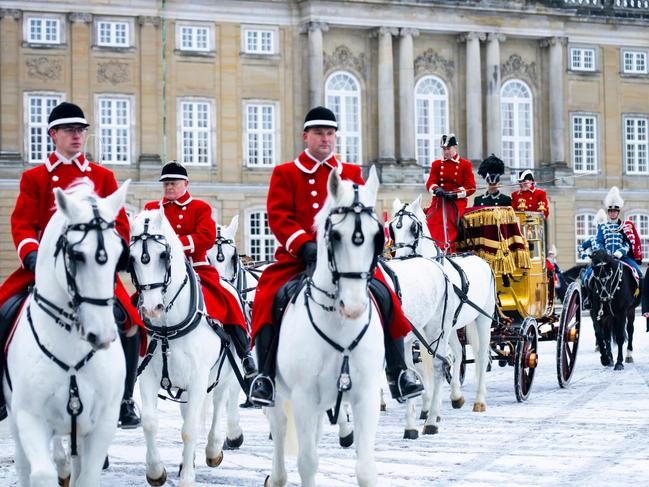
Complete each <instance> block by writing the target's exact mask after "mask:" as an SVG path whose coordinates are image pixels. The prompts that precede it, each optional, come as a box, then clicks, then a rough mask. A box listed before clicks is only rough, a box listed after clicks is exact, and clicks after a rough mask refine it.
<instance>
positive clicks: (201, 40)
mask: <svg viewBox="0 0 649 487" xmlns="http://www.w3.org/2000/svg"><path fill="white" fill-rule="evenodd" d="M176 38H177V40H176V47H177V48H178V49H180V50H181V51H204V52H207V51H210V50H211V49H212V36H211V29H210V27H208V26H199V25H182V24H181V25H178V26H177V28H176Z"/></svg>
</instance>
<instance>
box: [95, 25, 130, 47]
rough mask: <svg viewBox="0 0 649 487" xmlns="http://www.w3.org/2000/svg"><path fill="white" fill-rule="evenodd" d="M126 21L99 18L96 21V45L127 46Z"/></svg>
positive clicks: (128, 34) (128, 40)
mask: <svg viewBox="0 0 649 487" xmlns="http://www.w3.org/2000/svg"><path fill="white" fill-rule="evenodd" d="M129 30H130V29H129V25H128V22H116V21H108V20H101V21H98V22H97V45H98V46H105V47H129V46H130V45H131V42H130V32H129Z"/></svg>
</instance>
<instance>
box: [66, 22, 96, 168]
mask: <svg viewBox="0 0 649 487" xmlns="http://www.w3.org/2000/svg"><path fill="white" fill-rule="evenodd" d="M68 19H69V20H70V54H71V55H70V66H71V73H72V77H71V80H70V81H71V85H72V87H71V90H70V95H71V96H70V101H71V102H72V103H76V104H77V105H79V106H80V107H81V109H82V110H83V111H84V113H85V114H86V117H92V116H93V114H94V112H95V110H94V109H93V106H92V102H93V101H92V100H91V98H90V71H91V70H90V69H89V65H90V46H91V45H93V44H94V41H93V39H92V14H89V13H80V12H73V13H71V14H69V15H68ZM88 122H90V123H91V124H92V122H93V121H92V120H91V119H90V118H88ZM94 149H95V148H94V147H90V144H89V146H88V151H90V152H94ZM97 156H98V157H99V154H97Z"/></svg>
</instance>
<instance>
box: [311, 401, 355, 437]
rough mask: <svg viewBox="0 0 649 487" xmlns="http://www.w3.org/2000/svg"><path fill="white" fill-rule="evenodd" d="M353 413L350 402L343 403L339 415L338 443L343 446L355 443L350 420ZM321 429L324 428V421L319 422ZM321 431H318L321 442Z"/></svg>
mask: <svg viewBox="0 0 649 487" xmlns="http://www.w3.org/2000/svg"><path fill="white" fill-rule="evenodd" d="M350 414H351V409H350V405H349V403H348V402H345V403H343V405H342V407H341V409H340V414H339V415H338V443H339V444H340V446H342V447H343V448H349V447H350V446H352V445H353V444H354V428H353V427H352V423H351V421H350V420H349V415H350ZM319 426H320V430H322V423H319ZM320 434H321V431H319V432H318V440H317V442H318V443H319V442H320Z"/></svg>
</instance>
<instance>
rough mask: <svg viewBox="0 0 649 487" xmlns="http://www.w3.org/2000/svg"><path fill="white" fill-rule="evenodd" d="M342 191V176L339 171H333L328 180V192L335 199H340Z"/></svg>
mask: <svg viewBox="0 0 649 487" xmlns="http://www.w3.org/2000/svg"><path fill="white" fill-rule="evenodd" d="M339 189H340V176H339V175H338V171H331V172H330V173H329V179H328V180H327V191H328V192H329V195H330V196H331V197H332V198H333V199H335V200H336V199H338V190H339Z"/></svg>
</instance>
